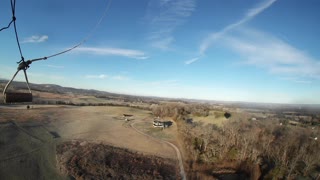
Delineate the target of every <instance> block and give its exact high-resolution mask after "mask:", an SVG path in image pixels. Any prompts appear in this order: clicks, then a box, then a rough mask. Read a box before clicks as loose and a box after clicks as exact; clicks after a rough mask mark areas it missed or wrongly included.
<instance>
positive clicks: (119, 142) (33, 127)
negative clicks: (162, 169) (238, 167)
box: [0, 105, 176, 179]
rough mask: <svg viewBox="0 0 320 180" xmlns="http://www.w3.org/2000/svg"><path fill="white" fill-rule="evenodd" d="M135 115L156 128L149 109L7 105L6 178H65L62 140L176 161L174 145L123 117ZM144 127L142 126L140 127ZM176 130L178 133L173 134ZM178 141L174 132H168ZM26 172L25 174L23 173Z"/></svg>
mask: <svg viewBox="0 0 320 180" xmlns="http://www.w3.org/2000/svg"><path fill="white" fill-rule="evenodd" d="M123 114H132V115H133V120H132V121H131V122H134V121H139V123H137V124H140V125H142V126H143V127H144V128H147V127H148V126H149V127H152V121H153V118H152V115H151V114H150V112H149V111H144V110H139V109H134V108H129V107H115V106H101V107H100V106H99V107H98V106H81V107H79V106H59V105H32V106H31V108H30V109H27V108H26V105H1V106H0V147H1V148H0V167H1V168H0V179H8V178H9V179H23V177H24V176H25V175H27V176H26V177H28V178H30V179H61V178H65V177H63V176H61V175H60V174H59V173H58V172H57V169H56V160H55V147H56V145H57V144H59V143H61V142H64V141H70V140H82V141H88V142H98V143H103V144H108V145H112V146H115V147H121V148H126V149H130V150H133V151H138V152H141V153H144V154H148V155H156V156H160V157H165V158H170V159H176V154H175V151H174V150H173V149H172V148H171V147H170V146H168V145H166V144H163V143H159V142H157V141H154V140H153V139H151V138H149V137H146V136H144V135H142V134H139V133H137V132H136V131H135V130H134V129H132V128H130V126H129V124H128V123H130V122H127V121H125V120H124V118H123V117H122V116H123ZM137 128H140V126H137ZM171 134H172V133H171ZM168 138H170V139H171V140H173V141H174V138H175V137H174V136H172V135H171V136H170V135H169V136H168ZM19 172H22V173H19Z"/></svg>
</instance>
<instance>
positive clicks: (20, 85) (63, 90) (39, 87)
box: [0, 79, 320, 110]
mask: <svg viewBox="0 0 320 180" xmlns="http://www.w3.org/2000/svg"><path fill="white" fill-rule="evenodd" d="M7 82H8V80H5V79H0V90H1V92H2V91H3V88H4V87H5V85H6V83H7ZM11 86H12V87H13V88H14V89H23V90H27V86H26V83H25V82H19V81H14V82H13V83H12V84H11ZM30 88H31V89H32V90H34V91H40V92H51V93H59V94H67V93H73V94H79V95H86V96H95V97H97V98H111V99H123V100H125V101H131V102H132V101H144V102H150V103H158V102H159V101H172V102H184V103H205V104H211V105H213V104H215V105H222V106H225V107H234V108H235V107H238V108H245V109H247V108H248V109H250V108H253V109H261V110H262V109H264V110H266V109H282V110H285V109H297V110H301V109H309V110H310V109H314V110H319V109H320V104H276V103H252V102H232V101H214V100H197V99H185V98H164V97H153V96H134V95H125V94H117V93H110V92H106V91H99V90H94V89H77V88H72V87H63V86H60V85H55V84H33V83H30Z"/></svg>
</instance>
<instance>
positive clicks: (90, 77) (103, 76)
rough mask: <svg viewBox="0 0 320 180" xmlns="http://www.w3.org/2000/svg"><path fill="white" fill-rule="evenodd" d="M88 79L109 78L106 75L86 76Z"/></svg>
mask: <svg viewBox="0 0 320 180" xmlns="http://www.w3.org/2000/svg"><path fill="white" fill-rule="evenodd" d="M85 78H86V79H106V78H108V75H105V74H99V75H86V76H85Z"/></svg>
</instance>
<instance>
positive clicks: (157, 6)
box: [146, 0, 196, 50]
mask: <svg viewBox="0 0 320 180" xmlns="http://www.w3.org/2000/svg"><path fill="white" fill-rule="evenodd" d="M195 8H196V0H151V1H150V2H149V4H148V7H147V13H146V20H147V21H148V24H149V26H150V32H149V35H148V38H147V39H148V40H150V41H151V45H152V46H154V47H156V48H159V49H163V50H167V49H169V47H170V45H171V44H172V43H173V42H174V37H173V35H172V33H173V32H174V30H175V29H176V28H177V27H178V26H180V25H182V24H183V23H185V21H186V20H187V18H188V17H189V16H191V15H192V13H193V11H194V10H195Z"/></svg>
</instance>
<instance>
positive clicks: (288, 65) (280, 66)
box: [221, 29, 320, 79]
mask: <svg viewBox="0 0 320 180" xmlns="http://www.w3.org/2000/svg"><path fill="white" fill-rule="evenodd" d="M221 43H222V45H224V46H226V47H227V48H229V49H231V50H232V51H234V52H236V53H238V54H239V55H241V56H242V57H243V58H244V59H245V61H244V64H247V65H253V66H256V67H259V68H262V69H267V70H268V71H269V72H270V73H273V74H285V75H291V76H295V77H301V78H316V79H320V62H319V61H318V60H316V59H314V58H313V57H311V56H310V55H309V54H307V53H305V52H303V51H301V50H299V49H297V48H295V47H293V46H291V45H290V44H287V43H286V42H284V41H282V40H280V39H278V38H276V37H274V36H272V35H269V34H266V33H263V32H259V31H256V30H252V29H250V30H249V29H243V30H242V31H240V32H239V34H235V35H233V36H224V37H221Z"/></svg>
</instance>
